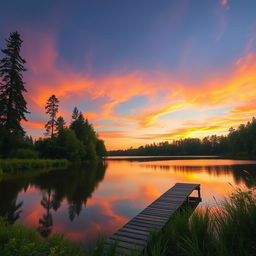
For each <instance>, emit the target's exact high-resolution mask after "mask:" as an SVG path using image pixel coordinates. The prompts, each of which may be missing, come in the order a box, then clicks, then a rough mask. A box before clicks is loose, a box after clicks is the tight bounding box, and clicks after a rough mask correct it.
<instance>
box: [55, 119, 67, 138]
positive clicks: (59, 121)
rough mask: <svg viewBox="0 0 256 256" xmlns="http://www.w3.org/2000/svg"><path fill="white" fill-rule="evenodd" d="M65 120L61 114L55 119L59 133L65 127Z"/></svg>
mask: <svg viewBox="0 0 256 256" xmlns="http://www.w3.org/2000/svg"><path fill="white" fill-rule="evenodd" d="M65 125H66V122H65V120H64V118H63V117H62V116H59V117H58V118H57V121H56V131H57V133H58V134H60V132H61V131H63V129H64V128H65Z"/></svg>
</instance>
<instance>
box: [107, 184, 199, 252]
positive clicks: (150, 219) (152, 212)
mask: <svg viewBox="0 0 256 256" xmlns="http://www.w3.org/2000/svg"><path fill="white" fill-rule="evenodd" d="M194 190H198V198H196V199H198V203H199V202H200V201H201V198H200V184H191V183H176V184H175V185H174V186H173V187H172V188H170V189H169V190H167V191H166V192H165V193H163V194H162V195H161V196H160V197H159V198H157V199H156V200H155V201H153V202H152V203H151V204H150V205H148V206H147V207H146V208H145V209H143V210H142V211H141V212H140V213H139V214H138V215H137V216H135V217H134V218H133V219H131V220H130V221H129V222H128V223H126V224H125V225H124V226H123V227H122V228H120V229H119V230H118V231H117V232H116V233H114V234H113V235H112V236H110V237H109V238H108V239H107V240H106V241H105V245H104V246H105V247H106V249H107V248H109V246H110V245H111V244H113V243H114V244H116V251H115V253H116V255H128V254H130V253H131V252H132V250H137V251H139V252H142V251H143V250H144V249H145V248H146V246H147V243H148V239H149V236H150V232H151V231H153V230H159V231H160V230H162V229H163V228H164V226H165V225H166V223H167V222H168V221H169V219H170V218H171V217H172V215H173V214H174V213H175V212H176V211H177V210H178V209H180V208H181V207H182V206H183V205H184V204H185V203H187V202H188V199H189V196H190V195H191V194H192V192H193V191H194Z"/></svg>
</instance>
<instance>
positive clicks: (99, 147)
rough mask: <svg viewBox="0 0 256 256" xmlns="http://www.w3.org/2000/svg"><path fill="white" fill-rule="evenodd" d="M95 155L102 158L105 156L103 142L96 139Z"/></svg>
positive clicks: (105, 151)
mask: <svg viewBox="0 0 256 256" xmlns="http://www.w3.org/2000/svg"><path fill="white" fill-rule="evenodd" d="M96 153H97V155H98V156H100V157H103V156H106V155H107V150H106V147H105V144H104V141H103V140H100V139H97V141H96Z"/></svg>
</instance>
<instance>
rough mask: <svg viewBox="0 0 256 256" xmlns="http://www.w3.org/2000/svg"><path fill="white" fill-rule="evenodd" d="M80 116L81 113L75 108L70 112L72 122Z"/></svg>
mask: <svg viewBox="0 0 256 256" xmlns="http://www.w3.org/2000/svg"><path fill="white" fill-rule="evenodd" d="M80 114H81V113H79V110H78V109H77V107H75V108H74V110H73V112H72V122H73V121H76V120H77V119H78V117H79V115H80Z"/></svg>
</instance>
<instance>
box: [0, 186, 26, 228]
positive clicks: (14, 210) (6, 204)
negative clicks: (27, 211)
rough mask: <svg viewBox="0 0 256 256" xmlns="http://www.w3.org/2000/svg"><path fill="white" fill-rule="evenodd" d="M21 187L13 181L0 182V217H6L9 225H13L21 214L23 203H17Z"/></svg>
mask: <svg viewBox="0 0 256 256" xmlns="http://www.w3.org/2000/svg"><path fill="white" fill-rule="evenodd" d="M21 189H22V186H20V185H19V184H17V183H16V182H14V181H10V182H4V181H2V182H0V216H2V217H6V218H7V220H8V221H9V222H10V223H14V222H15V221H16V220H17V219H18V218H19V217H20V214H21V212H22V211H21V206H22V204H23V202H19V203H17V195H18V193H19V191H20V190H21Z"/></svg>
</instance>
